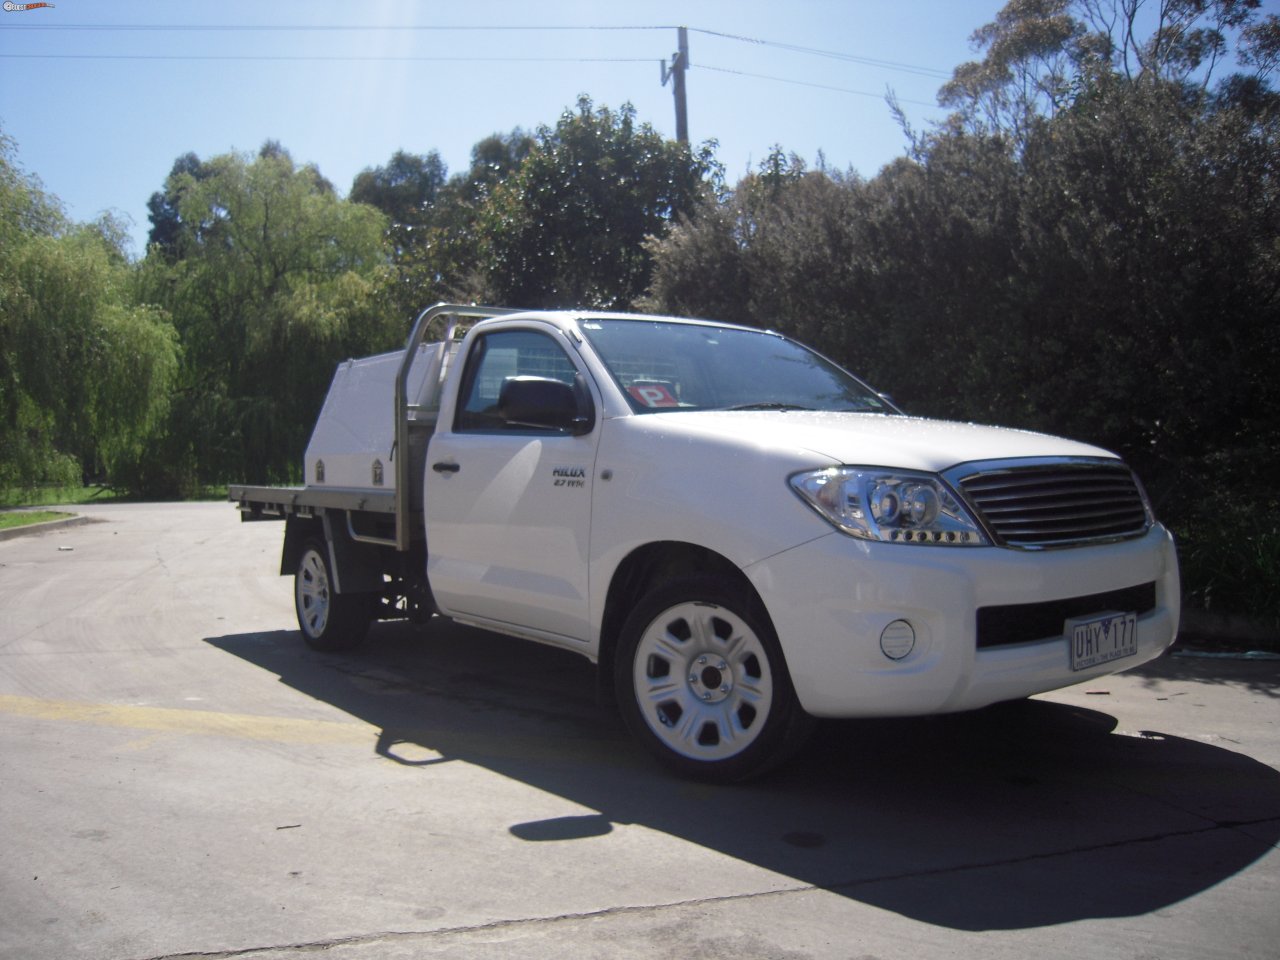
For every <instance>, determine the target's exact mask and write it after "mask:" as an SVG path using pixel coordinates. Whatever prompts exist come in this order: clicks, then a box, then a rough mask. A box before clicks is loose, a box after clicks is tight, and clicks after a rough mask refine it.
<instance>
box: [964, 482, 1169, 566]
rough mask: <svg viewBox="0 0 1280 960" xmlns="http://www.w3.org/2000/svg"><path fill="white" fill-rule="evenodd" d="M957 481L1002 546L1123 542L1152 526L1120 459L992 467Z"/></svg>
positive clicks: (1138, 492) (1040, 546) (1136, 485)
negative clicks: (1105, 541) (1115, 460)
mask: <svg viewBox="0 0 1280 960" xmlns="http://www.w3.org/2000/svg"><path fill="white" fill-rule="evenodd" d="M955 480H956V483H957V484H958V486H959V487H960V490H961V492H963V494H964V496H965V498H966V499H967V500H968V501H969V504H970V505H971V506H972V507H973V508H974V510H975V511H976V512H977V513H978V515H979V518H980V519H981V520H982V522H983V523H984V524H985V525H986V527H987V529H988V530H990V531H991V532H992V533H993V534H994V535H995V537H996V540H997V542H999V543H1000V544H1001V545H1002V546H1007V547H1021V548H1025V549H1034V548H1043V547H1064V546H1075V545H1078V544H1085V543H1092V542H1097V541H1103V540H1123V539H1127V538H1129V537H1139V536H1142V535H1143V534H1144V533H1146V531H1147V530H1148V528H1149V527H1150V525H1151V520H1150V517H1149V515H1148V513H1147V506H1146V501H1145V499H1144V497H1143V495H1142V491H1141V489H1140V488H1139V487H1138V481H1137V480H1136V479H1135V477H1134V475H1133V473H1132V472H1131V471H1130V470H1129V468H1128V467H1126V466H1125V465H1124V464H1122V463H1120V462H1118V461H1117V462H1107V461H1097V460H1084V461H1066V462H1054V463H1052V464H1048V465H1041V464H1034V465H1028V466H1013V467H1008V468H1000V467H995V468H992V469H979V470H977V471H976V472H973V473H968V474H967V475H961V476H959V477H958V478H955Z"/></svg>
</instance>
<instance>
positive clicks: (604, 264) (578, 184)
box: [478, 97, 717, 308]
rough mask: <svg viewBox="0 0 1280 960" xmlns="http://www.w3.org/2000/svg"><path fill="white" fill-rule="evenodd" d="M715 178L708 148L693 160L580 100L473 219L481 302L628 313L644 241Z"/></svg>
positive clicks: (644, 278)
mask: <svg viewBox="0 0 1280 960" xmlns="http://www.w3.org/2000/svg"><path fill="white" fill-rule="evenodd" d="M716 175H717V168H716V167H715V164H714V162H713V160H712V156H711V148H710V147H709V146H708V147H704V148H703V150H702V151H701V152H700V153H699V154H698V155H696V156H695V155H694V154H693V153H691V152H690V150H689V148H688V147H687V146H685V145H683V144H677V143H673V142H671V141H666V140H663V139H662V137H661V136H659V135H658V133H657V132H656V131H655V130H654V129H653V128H652V127H651V126H649V125H648V124H637V123H636V120H635V110H634V109H633V108H632V107H631V106H629V105H628V106H624V107H623V108H622V109H621V110H620V111H618V112H616V113H615V112H613V111H611V110H609V109H608V108H607V107H599V108H596V107H594V106H593V105H592V103H591V101H590V100H589V99H588V98H586V97H582V98H580V99H579V101H578V107H577V110H576V111H566V112H565V113H564V114H563V115H562V116H561V118H560V120H559V122H558V123H557V124H556V126H555V127H554V128H549V127H543V128H541V129H540V130H539V131H538V136H537V144H536V146H535V147H534V148H533V150H532V151H531V152H530V153H529V154H528V156H526V157H525V158H524V160H523V162H522V163H521V164H520V167H519V169H518V170H516V171H515V173H514V174H512V175H511V176H509V177H508V178H507V179H505V180H502V181H501V182H499V183H498V184H497V185H496V186H495V187H494V188H493V190H492V192H491V193H490V194H489V196H488V198H487V199H486V201H485V203H484V205H483V207H482V208H481V210H480V216H479V221H478V230H479V234H480V236H479V244H478V254H479V259H480V262H481V265H482V266H481V268H482V273H483V280H484V284H485V289H486V292H488V293H489V295H490V296H491V298H492V299H494V300H496V301H497V302H501V303H512V304H518V305H521V306H528V307H548V306H560V307H572V306H588V305H590V306H599V307H615V308H625V307H628V306H630V305H632V304H633V303H635V302H636V300H637V299H639V298H640V297H641V295H642V294H643V293H644V291H645V289H646V287H647V286H648V283H649V278H650V272H651V266H652V264H651V260H650V255H649V253H648V251H647V249H646V247H645V246H644V243H645V240H646V238H648V237H650V236H661V235H663V234H665V233H666V231H667V230H668V229H669V228H670V226H671V225H672V224H673V223H674V222H675V221H676V219H677V218H678V217H679V216H680V215H682V214H684V215H688V214H691V213H692V212H693V211H694V209H695V207H696V206H697V204H698V203H699V201H700V200H701V199H702V198H703V197H704V196H705V194H706V193H707V190H708V188H709V186H710V185H711V183H712V181H713V179H714V177H715V176H716Z"/></svg>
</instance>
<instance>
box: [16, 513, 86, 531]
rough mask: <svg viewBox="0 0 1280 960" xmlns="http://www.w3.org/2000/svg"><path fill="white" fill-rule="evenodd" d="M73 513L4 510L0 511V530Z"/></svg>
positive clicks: (60, 517) (57, 518)
mask: <svg viewBox="0 0 1280 960" xmlns="http://www.w3.org/2000/svg"><path fill="white" fill-rule="evenodd" d="M72 516H75V514H72V513H63V512H61V511H59V510H5V511H3V512H0V530H9V529H12V528H13V527H27V526H30V525H31V524H33V523H45V522H46V521H49V520H62V519H63V518H65V517H72Z"/></svg>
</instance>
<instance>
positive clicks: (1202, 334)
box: [651, 4, 1280, 616]
mask: <svg viewBox="0 0 1280 960" xmlns="http://www.w3.org/2000/svg"><path fill="white" fill-rule="evenodd" d="M1010 6H1013V5H1010ZM1042 6H1043V5H1042ZM1057 6H1058V7H1061V6H1063V5H1061V4H1059V5H1057ZM1006 9H1008V8H1006ZM1277 139H1280V98H1278V97H1277V96H1276V94H1274V93H1272V92H1270V91H1269V90H1268V89H1267V87H1266V86H1265V84H1264V83H1262V82H1261V78H1260V77H1258V76H1257V75H1252V76H1250V75H1244V76H1236V77H1232V78H1228V81H1227V82H1226V83H1224V84H1223V85H1222V86H1221V87H1220V88H1219V90H1218V92H1217V93H1213V94H1211V93H1209V92H1206V91H1205V90H1204V89H1203V87H1202V86H1200V85H1191V84H1188V83H1186V82H1183V81H1182V80H1181V79H1179V78H1168V79H1161V78H1159V77H1157V76H1151V75H1148V76H1143V77H1139V78H1135V79H1132V80H1131V79H1127V78H1126V77H1125V76H1124V75H1123V74H1122V73H1121V72H1120V71H1118V70H1113V71H1110V72H1106V71H1098V72H1097V73H1096V75H1095V76H1094V77H1093V79H1092V81H1091V83H1090V85H1089V87H1088V89H1087V90H1082V91H1080V92H1079V93H1078V94H1077V95H1075V96H1074V98H1073V99H1071V100H1070V101H1069V102H1065V101H1064V102H1063V103H1061V104H1059V105H1058V107H1057V108H1056V109H1055V110H1053V111H1052V112H1051V114H1049V113H1037V114H1036V115H1035V117H1034V120H1033V122H1028V123H1026V124H1023V125H1022V126H1021V127H1019V129H1018V131H1017V136H1016V137H1015V136H1012V135H1011V133H1010V130H1008V129H999V130H992V129H984V128H982V127H981V126H980V125H979V126H973V125H970V124H966V123H958V124H951V125H948V126H946V127H944V128H943V129H940V130H938V131H936V132H935V133H934V134H932V135H931V136H930V137H928V138H923V139H918V140H917V141H916V142H915V144H914V148H915V149H914V151H913V156H912V158H910V159H907V158H904V159H902V160H900V161H899V162H897V163H896V164H893V165H891V166H890V167H888V168H886V169H885V170H884V171H883V172H882V173H881V174H880V175H879V176H877V177H876V178H875V179H874V180H871V181H867V182H862V181H858V180H856V179H845V180H840V179H838V178H831V177H828V176H826V175H825V174H822V173H805V172H800V173H799V174H798V175H796V174H795V173H794V165H792V167H793V173H792V175H788V176H780V175H779V174H780V171H781V170H782V169H784V168H783V167H782V165H780V163H779V162H778V158H779V157H780V156H781V153H780V151H779V152H777V156H776V157H775V158H773V160H772V161H771V162H770V163H769V164H767V165H766V166H765V167H763V168H762V170H761V172H760V174H758V175H756V176H753V177H750V178H748V179H747V180H745V181H743V183H741V184H739V186H738V188H737V190H736V191H735V192H734V194H733V195H732V197H730V198H729V199H728V200H727V201H726V202H725V203H723V204H721V205H720V206H719V207H718V208H717V209H715V210H713V211H709V212H708V213H706V214H704V215H702V216H700V217H699V218H697V219H696V220H695V221H693V222H690V223H684V224H681V225H680V226H679V227H678V228H676V229H675V230H674V231H672V232H671V234H670V235H669V236H668V237H667V238H665V239H663V240H660V241H656V242H654V243H652V244H651V250H652V251H653V254H654V256H655V260H656V269H655V275H654V283H653V287H652V296H653V305H654V306H655V307H660V308H663V309H671V310H674V311H679V312H683V313H693V314H705V315H709V316H713V317H719V318H723V319H729V320H739V321H745V322H748V323H753V324H756V325H759V326H768V327H773V328H777V329H782V330H785V331H787V332H791V333H794V334H796V335H798V336H800V337H801V338H802V339H805V340H807V341H809V342H811V343H813V344H814V345H816V346H818V347H819V349H821V350H823V351H824V352H826V353H828V354H829V355H832V356H833V357H834V358H835V359H837V360H840V361H842V362H844V363H845V364H846V365H848V366H850V367H851V368H852V369H855V370H858V371H859V372H862V373H864V374H865V375H867V376H868V377H869V378H870V379H871V380H872V382H874V383H877V384H878V385H880V386H882V387H883V388H885V389H889V390H890V391H891V392H892V393H893V394H894V396H895V397H896V398H897V399H898V400H899V401H902V402H904V403H905V404H906V405H907V407H908V408H909V409H911V410H912V411H914V412H918V413H923V414H930V415H937V416H946V417H953V418H960V419H974V420H981V421H987V422H997V423H1005V424H1010V425H1014V426H1023V427H1027V428H1032V429H1040V430H1046V431H1049V432H1053V433H1059V434H1064V435H1067V436H1072V437H1076V438H1078V439H1081V440H1085V441H1089V442H1092V443H1096V444H1098V445H1100V446H1103V447H1106V448H1110V449H1113V450H1116V451H1118V452H1120V453H1121V454H1123V455H1124V456H1125V457H1126V458H1127V459H1128V460H1129V461H1130V462H1132V463H1133V464H1134V465H1135V466H1136V467H1137V469H1138V471H1139V473H1140V475H1142V476H1143V478H1144V479H1145V480H1146V482H1147V485H1148V488H1149V489H1150V491H1151V493H1152V495H1153V498H1154V500H1155V502H1156V507H1157V512H1158V513H1159V514H1160V516H1161V517H1162V518H1163V519H1164V520H1165V521H1166V522H1168V523H1169V524H1170V525H1171V526H1172V527H1173V528H1174V530H1175V532H1176V533H1177V534H1178V535H1179V537H1180V539H1181V540H1182V549H1183V557H1184V565H1185V573H1186V579H1185V583H1186V586H1187V589H1188V593H1189V595H1190V596H1191V598H1192V600H1193V602H1198V603H1202V604H1208V603H1213V604H1215V605H1216V606H1218V607H1220V608H1226V609H1234V610H1236V611H1251V612H1255V613H1266V614H1268V615H1272V616H1275V615H1277V614H1280V610H1278V609H1277V607H1276V604H1275V601H1274V598H1275V597H1277V596H1280V564H1277V563H1276V554H1275V550H1274V547H1273V546H1272V544H1273V542H1274V536H1273V530H1272V528H1273V527H1274V523H1273V522H1272V521H1271V519H1270V518H1272V517H1274V516H1276V515H1277V513H1278V512H1280V497H1278V496H1277V494H1276V492H1275V490H1276V488H1275V482H1274V478H1275V477H1276V476H1277V475H1278V474H1280V427H1278V426H1277V421H1276V417H1275V411H1276V410H1277V409H1280V378H1277V377H1276V376H1275V370H1276V369H1277V367H1278V366H1280V323H1278V320H1280V243H1278V242H1277V239H1276V238H1277V237H1280V189H1278V187H1277V185H1278V184H1280V176H1278V175H1280V153H1278V152H1277V151H1276V149H1275V144H1276V142H1277ZM1268 598H1270V599H1268Z"/></svg>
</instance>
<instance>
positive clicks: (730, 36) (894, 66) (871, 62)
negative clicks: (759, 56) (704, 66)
mask: <svg viewBox="0 0 1280 960" xmlns="http://www.w3.org/2000/svg"><path fill="white" fill-rule="evenodd" d="M691 32H693V33H701V34H703V35H704V36H708V37H719V38H721V39H722V40H737V41H739V42H741V43H750V44H754V45H756V46H761V47H773V48H775V49H778V50H790V51H791V52H793V53H807V54H810V55H812V56H817V57H826V58H828V59H831V60H841V61H843V62H845V63H860V64H862V65H864V66H868V67H882V68H884V69H886V70H900V71H902V72H904V73H914V74H917V75H919V76H922V77H933V78H939V79H942V80H949V79H950V78H951V74H950V73H948V72H946V71H944V70H936V69H934V68H933V67H920V66H916V65H915V64H910V63H902V62H900V61H897V60H877V59H876V58H874V57H863V56H860V55H858V54H854V53H840V52H839V51H836V50H820V49H818V48H817V47H804V46H800V45H799V44H795V43H781V42H779V41H777V40H760V39H757V38H756V37H744V36H741V35H740V34H736V33H723V32H721V31H719V30H697V29H693V28H691ZM853 92H856V91H853Z"/></svg>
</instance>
